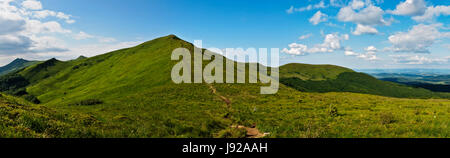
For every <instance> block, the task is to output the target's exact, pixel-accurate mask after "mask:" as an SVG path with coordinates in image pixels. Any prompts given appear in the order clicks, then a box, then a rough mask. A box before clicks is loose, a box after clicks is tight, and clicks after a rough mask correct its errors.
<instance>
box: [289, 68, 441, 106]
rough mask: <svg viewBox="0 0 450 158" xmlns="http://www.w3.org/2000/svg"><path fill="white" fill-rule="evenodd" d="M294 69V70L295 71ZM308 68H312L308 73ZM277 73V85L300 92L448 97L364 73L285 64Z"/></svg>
mask: <svg viewBox="0 0 450 158" xmlns="http://www.w3.org/2000/svg"><path fill="white" fill-rule="evenodd" d="M295 67H298V68H297V69H295ZM311 67H314V68H313V69H312V70H308V68H311ZM287 70H289V71H287ZM311 71H312V73H311ZM280 72H282V73H281V75H280V76H281V77H280V82H281V83H283V84H284V85H287V86H289V87H292V88H294V89H297V90H299V91H303V92H320V93H325V92H353V93H364V94H374V95H380V96H388V97H399V98H450V94H448V93H436V92H432V91H430V90H426V89H422V88H414V87H410V86H406V85H401V84H397V83H393V82H388V81H381V80H378V79H376V78H374V77H372V76H370V75H367V74H365V73H358V72H354V71H352V70H349V69H346V68H342V67H337V66H320V65H315V66H314V65H309V66H308V65H306V66H305V64H288V65H284V66H282V67H280ZM285 72H289V75H286V74H284V73H285ZM305 72H306V73H305ZM314 73H315V74H314ZM291 74H296V75H291ZM304 74H307V75H304ZM305 76H306V77H305ZM311 76H313V77H311Z"/></svg>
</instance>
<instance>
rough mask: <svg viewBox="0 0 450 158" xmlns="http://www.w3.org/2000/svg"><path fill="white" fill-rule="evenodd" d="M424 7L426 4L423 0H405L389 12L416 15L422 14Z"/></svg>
mask: <svg viewBox="0 0 450 158" xmlns="http://www.w3.org/2000/svg"><path fill="white" fill-rule="evenodd" d="M426 9H427V4H426V3H425V1H424V0H406V1H404V2H400V4H398V5H397V7H396V8H395V10H393V11H389V12H390V13H392V14H395V15H409V16H418V15H423V14H424V13H425V10H426Z"/></svg>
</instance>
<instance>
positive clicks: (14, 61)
mask: <svg viewBox="0 0 450 158" xmlns="http://www.w3.org/2000/svg"><path fill="white" fill-rule="evenodd" d="M17 62H29V61H28V60H25V59H23V58H16V59H14V60H13V61H12V62H11V63H17Z"/></svg>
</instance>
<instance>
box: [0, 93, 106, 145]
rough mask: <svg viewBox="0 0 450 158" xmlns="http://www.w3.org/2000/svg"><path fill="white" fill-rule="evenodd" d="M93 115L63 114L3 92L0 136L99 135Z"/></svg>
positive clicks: (0, 112) (98, 124)
mask: <svg viewBox="0 0 450 158" xmlns="http://www.w3.org/2000/svg"><path fill="white" fill-rule="evenodd" d="M98 126H101V122H100V121H98V120H97V119H96V118H95V117H94V116H92V115H89V114H82V113H76V112H71V113H70V114H69V113H63V112H60V111H57V110H55V109H52V108H48V107H45V106H40V105H34V104H32V103H30V102H27V101H25V100H23V99H20V98H17V97H13V96H9V95H6V94H0V137H1V138H54V137H59V138H67V137H68V138H71V137H95V136H98V135H100V134H99V133H100V131H98V130H97V129H98V128H97V127H98Z"/></svg>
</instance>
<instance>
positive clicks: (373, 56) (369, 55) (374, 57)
mask: <svg viewBox="0 0 450 158" xmlns="http://www.w3.org/2000/svg"><path fill="white" fill-rule="evenodd" d="M357 57H358V58H360V59H364V60H369V61H373V60H378V57H377V55H376V53H375V52H367V53H365V54H359V55H358V56H357Z"/></svg>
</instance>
